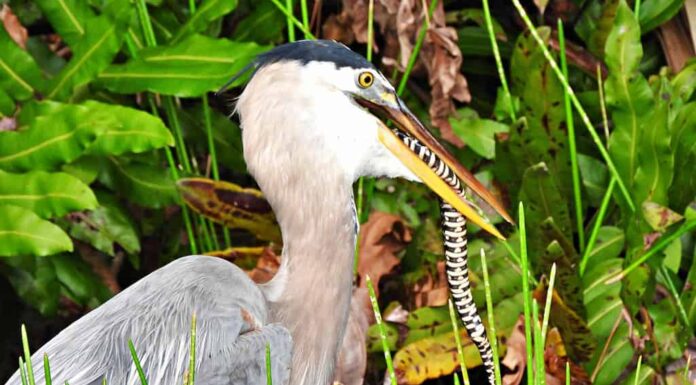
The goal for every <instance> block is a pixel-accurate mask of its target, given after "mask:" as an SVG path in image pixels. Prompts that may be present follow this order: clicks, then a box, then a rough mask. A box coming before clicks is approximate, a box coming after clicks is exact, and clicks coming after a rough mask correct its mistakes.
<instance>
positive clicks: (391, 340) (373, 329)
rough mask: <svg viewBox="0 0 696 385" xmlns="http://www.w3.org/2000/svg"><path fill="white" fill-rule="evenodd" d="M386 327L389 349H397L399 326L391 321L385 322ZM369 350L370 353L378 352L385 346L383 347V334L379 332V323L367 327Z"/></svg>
mask: <svg viewBox="0 0 696 385" xmlns="http://www.w3.org/2000/svg"><path fill="white" fill-rule="evenodd" d="M384 327H385V334H386V336H387V347H388V349H389V350H391V351H394V350H396V344H397V342H398V340H399V330H398V329H397V327H396V326H395V325H394V324H392V323H390V322H385V323H384ZM366 337H367V351H368V352H369V353H377V352H382V350H383V347H382V336H381V335H380V332H379V327H378V326H377V324H374V325H371V326H370V327H369V328H368V329H367V336H366Z"/></svg>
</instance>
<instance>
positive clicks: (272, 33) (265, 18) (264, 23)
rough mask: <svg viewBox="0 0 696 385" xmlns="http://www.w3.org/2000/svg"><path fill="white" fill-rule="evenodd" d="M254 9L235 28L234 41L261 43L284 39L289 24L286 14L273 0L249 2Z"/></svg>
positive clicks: (276, 41)
mask: <svg viewBox="0 0 696 385" xmlns="http://www.w3.org/2000/svg"><path fill="white" fill-rule="evenodd" d="M249 5H250V6H251V7H253V10H252V11H251V13H250V14H249V15H247V16H246V17H245V18H244V19H242V20H241V21H240V22H239V23H238V24H237V26H236V28H235V29H234V32H233V33H232V37H231V39H232V40H234V41H253V42H256V43H259V44H269V43H278V42H280V41H282V39H283V31H284V30H285V27H286V25H287V24H284V22H285V15H284V14H283V13H282V12H281V11H280V10H279V9H278V7H276V5H275V4H273V2H271V1H255V2H253V3H249Z"/></svg>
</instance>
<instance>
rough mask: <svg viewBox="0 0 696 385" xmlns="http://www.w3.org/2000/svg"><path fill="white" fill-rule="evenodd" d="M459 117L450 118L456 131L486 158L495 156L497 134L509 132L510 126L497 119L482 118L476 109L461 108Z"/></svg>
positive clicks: (475, 150) (466, 142) (465, 141)
mask: <svg viewBox="0 0 696 385" xmlns="http://www.w3.org/2000/svg"><path fill="white" fill-rule="evenodd" d="M458 112H459V117H458V118H456V119H455V118H452V119H450V124H451V125H452V129H453V130H454V133H455V134H456V135H457V136H458V137H459V139H461V140H462V141H464V143H465V144H466V145H467V146H469V147H471V149H472V150H474V152H475V153H477V154H479V155H481V156H482V157H484V158H486V159H493V158H495V134H499V133H502V132H508V130H509V127H508V126H507V125H505V124H502V123H498V122H496V121H495V120H488V119H480V118H479V117H478V114H477V113H476V111H474V110H472V109H468V108H467V109H461V110H459V111H458Z"/></svg>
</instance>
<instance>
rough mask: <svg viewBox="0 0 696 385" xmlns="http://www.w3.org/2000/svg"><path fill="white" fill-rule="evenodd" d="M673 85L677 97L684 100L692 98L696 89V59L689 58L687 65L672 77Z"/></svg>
mask: <svg viewBox="0 0 696 385" xmlns="http://www.w3.org/2000/svg"><path fill="white" fill-rule="evenodd" d="M672 87H673V88H674V93H675V95H676V97H678V98H681V99H682V101H683V102H685V103H686V102H688V101H690V100H691V96H692V95H693V94H694V89H696V59H694V58H692V59H691V60H689V61H688V62H687V63H686V66H684V68H682V70H681V71H679V73H678V74H677V75H676V76H675V77H674V79H672Z"/></svg>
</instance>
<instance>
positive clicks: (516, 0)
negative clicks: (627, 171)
mask: <svg viewBox="0 0 696 385" xmlns="http://www.w3.org/2000/svg"><path fill="white" fill-rule="evenodd" d="M512 3H513V4H514V5H515V8H516V9H517V12H518V13H519V15H520V17H521V18H522V20H523V21H524V23H525V25H526V26H527V28H528V29H529V32H530V33H531V34H532V36H533V37H534V40H536V42H537V44H539V48H541V51H542V53H543V54H544V57H545V58H546V60H547V62H548V63H549V65H550V66H551V68H552V69H553V71H554V73H555V74H556V77H558V80H559V81H560V82H561V84H563V87H564V88H565V90H566V92H567V93H568V95H569V96H570V99H571V101H572V102H573V106H575V109H576V110H577V111H578V114H579V115H580V117H581V118H582V122H583V123H584V124H585V127H586V128H587V130H588V131H589V132H590V136H592V140H593V141H594V143H595V145H596V146H597V149H598V150H599V152H600V153H601V154H602V158H603V159H604V161H605V162H606V164H607V167H608V168H609V171H610V172H611V175H612V176H613V177H614V178H616V181H617V183H618V185H619V190H620V191H621V195H623V197H624V199H625V200H626V204H627V205H628V207H629V208H630V209H631V211H635V210H636V207H635V204H634V203H633V199H632V198H631V194H630V193H629V191H628V188H626V185H625V184H624V182H623V180H622V179H621V176H620V175H619V172H618V170H617V169H616V165H615V164H614V161H613V160H612V159H611V157H610V156H609V152H608V151H607V149H606V147H604V144H603V143H602V141H601V139H600V137H599V135H598V134H597V130H595V128H594V126H593V125H592V122H591V121H590V117H589V116H588V115H587V112H585V108H584V107H583V106H582V104H580V100H578V97H577V96H576V95H575V92H574V91H573V89H572V88H571V87H570V83H568V79H567V78H566V77H565V76H563V73H562V72H561V69H560V68H559V67H558V63H556V61H555V60H554V59H553V56H551V52H550V51H549V49H548V47H546V45H545V44H544V41H543V40H542V39H541V36H539V33H538V32H537V30H536V28H535V27H534V24H533V23H532V21H531V20H530V19H529V16H528V15H527V11H525V10H524V7H522V4H520V0H512Z"/></svg>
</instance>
